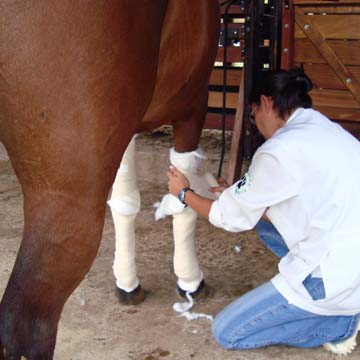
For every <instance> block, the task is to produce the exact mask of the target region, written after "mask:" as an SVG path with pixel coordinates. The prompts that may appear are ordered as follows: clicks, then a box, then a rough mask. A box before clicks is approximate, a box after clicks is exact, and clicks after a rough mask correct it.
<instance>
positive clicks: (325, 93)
mask: <svg viewBox="0 0 360 360" xmlns="http://www.w3.org/2000/svg"><path fill="white" fill-rule="evenodd" d="M310 96H311V98H312V100H313V103H314V105H316V106H328V107H338V108H344V109H360V104H359V103H358V101H356V100H355V99H354V97H353V96H352V94H351V93H350V92H349V91H341V90H324V89H314V90H312V91H311V92H310Z"/></svg>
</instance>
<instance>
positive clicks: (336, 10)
mask: <svg viewBox="0 0 360 360" xmlns="http://www.w3.org/2000/svg"><path fill="white" fill-rule="evenodd" d="M321 5H322V4H321ZM331 5H333V4H331ZM331 5H329V6H313V5H311V6H302V7H301V9H302V10H303V11H304V13H313V14H324V13H326V14H352V15H354V14H360V5H352V4H349V5H347V6H331Z"/></svg>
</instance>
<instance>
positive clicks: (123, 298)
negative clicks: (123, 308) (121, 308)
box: [115, 285, 146, 305]
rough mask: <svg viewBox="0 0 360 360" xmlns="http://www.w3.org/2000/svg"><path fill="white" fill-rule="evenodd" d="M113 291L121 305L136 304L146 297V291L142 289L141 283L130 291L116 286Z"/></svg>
mask: <svg viewBox="0 0 360 360" xmlns="http://www.w3.org/2000/svg"><path fill="white" fill-rule="evenodd" d="M115 291H116V296H117V298H118V299H119V302H120V304H122V305H138V304H140V303H141V302H143V301H144V300H145V298H146V292H145V291H144V290H143V288H142V287H141V285H139V286H138V287H137V288H136V289H134V290H133V291H130V292H127V291H125V290H122V289H120V288H118V287H117V286H116V288H115Z"/></svg>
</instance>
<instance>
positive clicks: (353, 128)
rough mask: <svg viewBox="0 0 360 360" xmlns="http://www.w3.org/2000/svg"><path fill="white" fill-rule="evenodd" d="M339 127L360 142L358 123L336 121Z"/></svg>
mask: <svg viewBox="0 0 360 360" xmlns="http://www.w3.org/2000/svg"><path fill="white" fill-rule="evenodd" d="M336 122H337V123H338V124H339V125H341V126H342V127H343V128H344V129H346V130H347V131H348V132H349V133H351V134H352V135H353V136H355V137H356V138H357V139H358V140H360V124H359V123H358V122H350V121H336Z"/></svg>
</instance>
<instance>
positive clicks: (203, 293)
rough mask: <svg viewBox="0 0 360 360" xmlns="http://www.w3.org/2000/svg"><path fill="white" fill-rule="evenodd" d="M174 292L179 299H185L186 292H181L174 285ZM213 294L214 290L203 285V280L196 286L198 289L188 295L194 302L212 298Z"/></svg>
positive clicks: (181, 290) (179, 288) (180, 289)
mask: <svg viewBox="0 0 360 360" xmlns="http://www.w3.org/2000/svg"><path fill="white" fill-rule="evenodd" d="M176 291H177V293H178V294H179V296H180V297H182V298H184V299H186V293H187V291H185V290H183V289H182V288H181V287H180V286H179V285H176ZM213 294H214V290H213V288H212V287H210V286H209V285H207V284H206V283H205V280H202V281H201V282H200V284H199V286H198V288H197V289H196V290H195V291H193V292H191V293H190V295H191V297H192V298H193V299H194V300H202V299H208V298H210V297H212V296H213Z"/></svg>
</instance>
